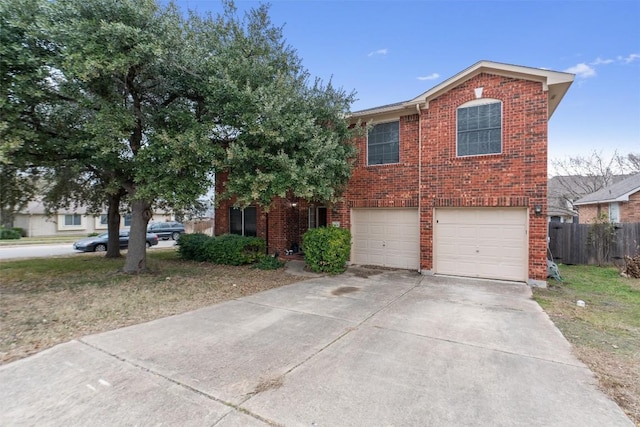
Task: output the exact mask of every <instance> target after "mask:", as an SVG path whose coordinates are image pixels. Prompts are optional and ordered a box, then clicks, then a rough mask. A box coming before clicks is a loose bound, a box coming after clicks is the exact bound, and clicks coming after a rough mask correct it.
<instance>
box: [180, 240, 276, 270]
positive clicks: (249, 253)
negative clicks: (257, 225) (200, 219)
mask: <svg viewBox="0 0 640 427" xmlns="http://www.w3.org/2000/svg"><path fill="white" fill-rule="evenodd" d="M264 250H265V243H264V240H262V239H259V238H257V237H244V236H238V235H235V234H224V235H222V236H218V237H210V236H207V235H205V234H200V233H195V234H183V235H181V236H180V238H179V239H178V253H179V254H180V257H182V258H183V259H186V260H192V261H207V262H211V263H213V264H224V265H243V264H253V263H254V262H257V261H259V260H260V258H261V257H262V256H263V253H264Z"/></svg>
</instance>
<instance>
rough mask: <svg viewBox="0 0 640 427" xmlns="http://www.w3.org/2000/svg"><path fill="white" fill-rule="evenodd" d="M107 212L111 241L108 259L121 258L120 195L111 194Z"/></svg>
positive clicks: (109, 242) (108, 245)
mask: <svg viewBox="0 0 640 427" xmlns="http://www.w3.org/2000/svg"><path fill="white" fill-rule="evenodd" d="M108 203H109V205H108V210H107V227H108V230H107V231H108V233H109V241H108V243H107V254H106V255H105V257H106V258H120V212H119V211H120V194H110V195H109V201H108Z"/></svg>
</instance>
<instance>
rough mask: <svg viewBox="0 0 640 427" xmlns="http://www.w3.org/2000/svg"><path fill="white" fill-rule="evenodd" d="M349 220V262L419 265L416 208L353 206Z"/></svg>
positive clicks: (407, 266)
mask: <svg viewBox="0 0 640 427" xmlns="http://www.w3.org/2000/svg"><path fill="white" fill-rule="evenodd" d="M351 223H352V231H353V247H352V254H351V260H352V262H353V263H356V264H370V265H380V266H386V267H396V268H408V269H416V270H417V269H419V267H420V260H419V254H420V232H419V230H420V229H419V221H418V210H417V209H386V208H379V209H353V210H352V222H351Z"/></svg>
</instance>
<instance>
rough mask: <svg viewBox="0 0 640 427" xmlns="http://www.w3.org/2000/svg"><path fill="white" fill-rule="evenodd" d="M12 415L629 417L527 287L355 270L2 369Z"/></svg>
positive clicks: (67, 419) (5, 408) (328, 420)
mask: <svg viewBox="0 0 640 427" xmlns="http://www.w3.org/2000/svg"><path fill="white" fill-rule="evenodd" d="M0 402H2V403H1V407H0V420H2V424H3V425H39V426H40V425H56V426H62V425H64V426H69V425H160V424H162V425H194V426H203V425H204V426H213V425H215V426H264V425H269V424H273V425H286V426H298V425H299V426H377V425H396V426H410V425H415V426H424V425H434V426H436V425H437V426H443V425H451V426H454V425H455V426H459V425H474V426H478V425H486V426H489V425H490V426H497V425H503V426H514V425H527V426H529V425H547V426H548V425H554V426H576V425H580V426H602V425H607V426H633V424H632V423H631V421H630V420H629V419H628V418H627V417H626V416H625V415H624V413H623V412H622V411H621V410H620V408H618V407H617V406H616V405H615V403H613V402H612V401H611V400H609V399H608V398H607V397H606V396H604V395H603V394H602V393H601V392H600V391H598V389H597V386H596V381H595V379H594V377H593V375H592V373H591V372H590V371H589V370H588V369H587V368H586V367H585V366H584V365H582V364H581V363H580V362H579V361H578V360H576V359H575V358H574V357H573V356H572V355H571V350H570V346H569V344H568V343H567V341H566V340H565V339H564V338H563V337H562V335H561V334H560V332H559V331H558V330H557V329H556V328H555V326H554V325H553V324H552V323H551V321H550V320H549V319H548V317H547V316H546V314H545V313H544V312H542V310H541V309H540V307H539V306H538V305H537V304H536V303H535V302H534V301H533V300H531V292H530V290H529V288H528V287H527V286H526V285H524V284H513V283H499V282H490V281H478V280H465V279H453V278H438V277H422V276H420V275H418V274H417V273H410V272H402V271H383V270H365V269H357V268H352V269H350V270H349V272H348V273H346V274H343V275H341V276H337V277H320V278H313V279H310V280H307V281H304V282H300V283H296V284H293V285H289V286H285V287H282V288H277V289H273V290H270V291H267V292H263V293H260V294H255V295H252V296H249V297H245V298H242V299H239V300H234V301H229V302H226V303H223V304H218V305H215V306H211V307H208V308H205V309H201V310H197V311H193V312H190V313H186V314H182V315H178V316H173V317H169V318H164V319H160V320H156V321H153V322H149V323H145V324H142V325H137V326H132V327H128V328H124V329H119V330H116V331H111V332H107V333H103V334H99V335H93V336H89V337H86V338H83V339H82V340H80V341H73V342H70V343H67V344H62V345H59V346H57V347H54V348H52V349H49V350H46V351H44V352H42V353H39V354H37V355H35V356H32V357H30V358H27V359H24V360H20V361H17V362H14V363H11V364H8V365H5V366H2V367H0Z"/></svg>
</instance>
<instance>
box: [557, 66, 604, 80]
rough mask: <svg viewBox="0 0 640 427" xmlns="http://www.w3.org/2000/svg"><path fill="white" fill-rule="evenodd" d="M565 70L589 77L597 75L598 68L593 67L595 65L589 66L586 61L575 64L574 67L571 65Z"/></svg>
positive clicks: (584, 77) (582, 76)
mask: <svg viewBox="0 0 640 427" xmlns="http://www.w3.org/2000/svg"><path fill="white" fill-rule="evenodd" d="M564 71H565V73H572V74H575V75H577V76H578V77H581V78H583V79H586V78H587V77H593V76H595V75H596V70H595V69H593V67H590V66H588V65H587V64H585V63H584V62H583V63H580V64H578V65H574V66H573V67H569V68H567V69H566V70H564Z"/></svg>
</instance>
